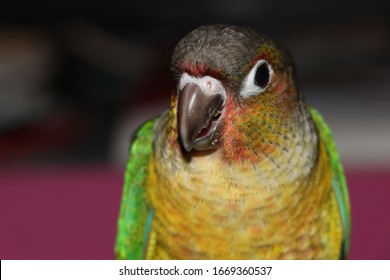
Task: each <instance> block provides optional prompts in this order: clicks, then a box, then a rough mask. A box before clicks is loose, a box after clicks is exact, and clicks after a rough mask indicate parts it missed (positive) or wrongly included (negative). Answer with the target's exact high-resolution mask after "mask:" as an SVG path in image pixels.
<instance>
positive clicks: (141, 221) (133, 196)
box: [115, 119, 156, 259]
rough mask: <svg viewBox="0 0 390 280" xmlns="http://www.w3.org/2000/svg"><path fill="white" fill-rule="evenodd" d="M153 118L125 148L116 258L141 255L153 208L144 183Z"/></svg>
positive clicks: (150, 151) (145, 243)
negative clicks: (124, 169)
mask: <svg viewBox="0 0 390 280" xmlns="http://www.w3.org/2000/svg"><path fill="white" fill-rule="evenodd" d="M155 122H156V119H152V120H149V121H147V122H145V123H144V124H143V125H142V126H141V127H140V128H139V129H138V131H137V132H136V134H135V137H134V139H133V141H132V144H131V147H130V150H129V160H128V164H127V167H126V172H125V179H124V180H125V182H124V187H123V194H122V201H121V208H120V214H119V219H118V231H117V238H116V244H115V253H116V257H117V259H143V258H144V256H145V251H146V247H147V242H148V236H149V232H150V224H151V221H152V219H153V211H152V209H149V208H148V205H147V202H146V200H145V189H144V183H145V180H146V178H147V168H148V163H149V160H150V158H151V155H152V148H153V135H154V133H153V127H154V123H155Z"/></svg>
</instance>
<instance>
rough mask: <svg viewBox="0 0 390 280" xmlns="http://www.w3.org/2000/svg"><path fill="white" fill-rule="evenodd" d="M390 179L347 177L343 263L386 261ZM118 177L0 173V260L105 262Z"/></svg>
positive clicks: (92, 172)
mask: <svg viewBox="0 0 390 280" xmlns="http://www.w3.org/2000/svg"><path fill="white" fill-rule="evenodd" d="M389 174H390V173H389V172H387V171H386V170H383V171H373V172H371V171H367V170H361V171H359V170H347V180H348V183H349V189H350V196H351V203H352V242H351V251H350V255H349V258H350V259H390V219H389V213H390V203H389V197H390V188H389V181H390V175H389ZM121 192H122V170H120V169H119V168H112V167H109V166H106V165H80V166H61V167H58V166H57V167H47V168H38V167H37V168H33V169H31V167H30V168H28V169H25V170H23V168H18V169H13V168H5V169H4V168H2V170H1V172H0V259H113V258H114V253H113V251H114V249H113V248H114V240H115V233H116V219H117V215H118V209H119V202H120V196H121Z"/></svg>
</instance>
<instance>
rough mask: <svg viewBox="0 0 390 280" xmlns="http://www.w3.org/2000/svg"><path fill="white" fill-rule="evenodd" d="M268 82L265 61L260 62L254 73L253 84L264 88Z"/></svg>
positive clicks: (267, 70)
mask: <svg viewBox="0 0 390 280" xmlns="http://www.w3.org/2000/svg"><path fill="white" fill-rule="evenodd" d="M268 82H269V69H268V65H267V63H262V64H261V65H259V67H257V70H256V75H255V85H257V86H259V87H261V88H265V87H266V86H267V85H268Z"/></svg>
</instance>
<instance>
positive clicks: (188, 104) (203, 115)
mask: <svg viewBox="0 0 390 280" xmlns="http://www.w3.org/2000/svg"><path fill="white" fill-rule="evenodd" d="M225 99H226V97H225V96H224V95H223V94H221V93H218V92H206V91H205V90H203V89H202V88H201V87H200V86H199V85H197V84H195V83H192V82H190V83H188V84H186V85H185V86H184V87H183V89H182V90H181V91H180V93H179V102H178V112H177V114H178V128H179V136H180V140H181V142H182V144H183V147H184V149H185V150H186V151H187V152H189V151H191V149H192V148H194V149H196V150H210V149H215V148H217V147H218V146H219V144H220V142H221V141H220V140H221V134H222V133H221V131H222V124H223V113H224V104H225Z"/></svg>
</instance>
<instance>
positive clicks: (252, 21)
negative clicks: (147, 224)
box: [0, 0, 390, 259]
mask: <svg viewBox="0 0 390 280" xmlns="http://www.w3.org/2000/svg"><path fill="white" fill-rule="evenodd" d="M210 23H229V24H236V25H245V26H249V27H252V28H254V29H256V30H258V31H260V32H263V33H266V34H268V35H270V36H271V37H273V38H275V39H276V40H277V41H279V42H280V43H281V44H282V45H284V46H285V47H286V48H287V49H289V50H290V52H291V53H292V55H293V57H294V59H295V63H296V67H297V70H298V78H299V84H300V86H301V90H302V91H303V92H304V94H305V96H306V99H307V100H308V102H309V103H311V104H312V105H314V106H315V107H317V108H318V109H319V110H320V111H321V112H322V114H323V115H324V117H325V119H326V120H327V121H328V123H329V125H330V127H331V128H332V131H333V134H334V137H335V139H336V143H337V145H338V147H339V150H340V154H341V157H342V161H343V163H344V166H345V169H346V173H347V179H348V182H349V188H350V192H351V201H352V210H353V211H352V214H353V230H352V233H353V236H352V247H351V255H350V258H352V259H390V253H389V252H390V220H389V218H388V214H387V213H389V211H390V206H388V205H389V204H388V202H387V201H386V198H387V197H389V195H390V183H389V181H390V172H389V171H390V165H389V163H390V129H389V128H390V124H389V122H390V109H389V105H390V94H389V93H390V2H386V1H378V0H371V1H362V0H355V1H334V0H330V1H308V0H306V1H299V2H295V1H287V0H285V1H271V0H262V1H258V0H241V1H233V0H229V1H220V0H219V1H205V0H201V1H187V2H184V1H170V2H166V1H165V2H162V1H154V0H153V1H110V2H108V1H107V2H105V3H104V2H96V1H83V2H81V1H57V2H52V3H51V2H50V3H47V2H43V1H42V2H41V1H13V2H12V3H7V4H2V8H1V10H0V258H2V259H4V258H6V259H9V258H14V259H53V258H54V259H109V258H113V244H114V238H115V230H116V218H117V214H118V208H119V200H120V195H121V191H122V174H123V169H124V166H125V162H126V160H127V149H128V145H129V139H130V136H131V134H132V132H133V131H134V129H135V128H136V127H137V126H138V125H139V124H140V123H142V122H143V121H145V120H146V119H148V118H150V117H152V116H155V115H158V114H160V113H161V112H162V111H163V110H164V109H165V108H167V106H168V103H169V96H170V92H171V90H172V88H173V85H172V80H171V75H170V72H169V69H168V64H169V61H170V55H171V52H172V49H173V47H174V46H175V44H176V42H177V41H178V40H179V39H180V38H181V37H182V36H183V35H185V34H186V33H187V32H189V31H190V30H192V29H194V28H196V27H197V26H199V25H203V24H210Z"/></svg>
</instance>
